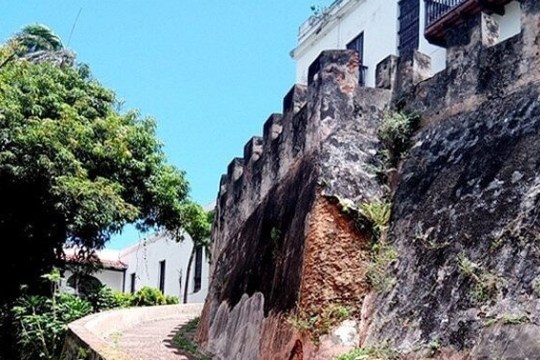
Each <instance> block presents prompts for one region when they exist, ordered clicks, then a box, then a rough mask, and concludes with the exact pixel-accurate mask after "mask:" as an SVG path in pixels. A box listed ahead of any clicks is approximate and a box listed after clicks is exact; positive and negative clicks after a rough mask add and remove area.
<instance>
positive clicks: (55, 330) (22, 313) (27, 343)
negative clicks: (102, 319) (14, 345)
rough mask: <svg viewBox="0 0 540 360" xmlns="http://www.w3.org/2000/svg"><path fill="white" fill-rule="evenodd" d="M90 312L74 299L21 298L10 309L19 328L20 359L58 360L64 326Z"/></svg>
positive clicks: (61, 296)
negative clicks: (56, 359)
mask: <svg viewBox="0 0 540 360" xmlns="http://www.w3.org/2000/svg"><path fill="white" fill-rule="evenodd" d="M91 312H92V306H91V305H90V303H88V302H87V301H86V300H83V299H81V298H79V297H77V296H75V295H70V294H56V293H55V294H53V296H52V297H51V298H48V297H45V296H37V295H27V296H23V297H22V298H20V299H19V300H18V301H17V304H16V306H15V307H14V308H13V314H14V318H15V321H16V326H17V327H18V332H17V337H18V344H19V346H20V349H19V351H20V358H21V359H23V360H26V359H28V360H33V359H55V358H57V357H58V356H59V354H60V351H61V349H62V345H63V341H64V337H65V335H66V331H67V325H68V324H69V323H70V322H72V321H75V320H77V319H79V318H81V317H83V316H86V315H88V314H90V313H91Z"/></svg>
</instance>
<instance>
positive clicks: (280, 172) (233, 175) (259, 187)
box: [199, 51, 391, 359]
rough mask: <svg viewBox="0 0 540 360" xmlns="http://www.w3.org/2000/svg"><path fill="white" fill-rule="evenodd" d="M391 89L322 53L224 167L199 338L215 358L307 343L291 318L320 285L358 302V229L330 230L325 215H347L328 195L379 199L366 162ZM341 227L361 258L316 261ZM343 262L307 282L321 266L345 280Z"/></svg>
mask: <svg viewBox="0 0 540 360" xmlns="http://www.w3.org/2000/svg"><path fill="white" fill-rule="evenodd" d="M390 95H391V92H390V91H388V90H382V89H369V88H361V87H360V86H359V80H358V58H357V55H356V53H355V52H353V51H328V52H324V53H323V54H322V55H321V56H320V58H319V59H318V60H317V62H316V64H314V66H313V69H312V71H311V79H310V83H309V85H308V86H307V87H306V86H300V85H296V86H294V87H293V88H292V89H291V91H290V92H289V93H288V94H287V96H286V97H285V99H284V112H283V115H279V114H273V115H271V116H270V118H269V119H268V120H267V121H266V123H265V124H264V127H263V128H264V131H263V136H262V138H260V137H255V138H252V139H251V140H250V141H249V142H248V143H247V144H246V145H245V147H244V158H243V159H235V160H233V161H232V162H231V164H230V165H229V167H228V171H227V175H224V176H223V177H222V181H221V185H220V192H219V195H218V201H217V216H216V220H215V224H214V230H213V239H214V259H215V260H214V267H213V275H212V286H211V290H210V295H209V297H208V299H207V302H206V307H205V312H204V315H203V320H202V325H201V327H200V328H199V330H200V331H199V335H200V340H201V342H202V343H203V344H204V345H205V346H206V349H207V350H208V351H209V352H210V353H212V354H214V355H215V356H216V357H217V358H223V359H233V358H237V359H255V358H264V357H265V356H267V357H268V358H272V359H274V358H276V357H274V356H278V355H276V354H277V353H279V354H281V355H280V356H281V357H282V358H286V357H288V356H289V355H290V353H291V351H293V348H294V346H295V343H296V341H297V340H298V339H299V338H300V335H299V334H297V333H296V331H295V330H294V329H293V328H292V327H291V326H290V324H288V322H287V316H289V315H290V313H291V312H292V311H293V310H295V309H296V307H297V305H298V304H299V303H301V304H304V305H305V306H309V305H310V304H311V305H312V303H313V301H314V299H315V298H317V296H314V295H313V294H314V290H315V289H319V291H323V293H320V292H319V291H317V294H318V295H319V299H318V301H320V302H324V301H338V300H337V299H339V298H341V297H342V295H343V294H340V290H339V289H343V291H344V292H345V293H346V294H345V298H347V301H350V302H357V301H358V299H359V298H361V296H362V293H363V292H364V290H365V283H364V280H363V276H355V272H360V271H363V270H362V268H361V266H360V265H361V264H362V262H360V261H359V262H356V261H353V260H354V259H357V260H360V256H361V255H360V253H361V250H362V249H361V246H360V245H358V244H360V243H361V241H358V242H356V243H355V242H353V241H352V240H353V239H355V240H358V238H359V237H361V235H360V234H358V233H356V232H355V230H354V229H351V228H350V225H349V221H348V220H344V221H343V222H338V224H339V226H338V227H336V228H333V232H325V231H324V230H323V229H322V227H323V223H324V221H322V220H323V219H322V218H323V217H327V216H335V217H336V218H341V217H343V218H346V217H345V216H344V215H343V214H340V212H339V210H337V209H338V206H337V203H336V201H335V200H333V202H328V201H329V200H326V199H337V198H343V199H345V198H347V199H351V200H352V201H356V202H358V201H362V200H367V199H375V198H379V197H381V196H382V191H381V188H380V186H379V185H378V183H377V180H376V179H375V174H373V173H372V172H370V171H372V170H370V168H369V167H367V166H365V165H366V164H367V163H372V164H375V163H376V162H377V161H378V160H377V159H376V157H375V155H376V153H377V150H378V146H379V143H378V139H377V136H376V129H377V126H378V123H379V122H380V121H381V119H382V116H383V112H384V111H385V109H386V108H387V105H388V103H389V100H390ZM324 227H326V228H331V227H328V224H326V225H325V226H324ZM341 228H343V229H341ZM318 229H319V230H318ZM342 230H343V234H346V235H345V236H344V237H345V238H346V240H345V241H349V242H350V244H351V247H352V248H351V249H350V250H351V252H356V253H357V254H356V255H357V256H356V257H355V256H351V259H353V260H351V261H350V262H349V261H343V260H341V258H343V255H344V254H343V253H341V252H339V251H338V253H335V254H334V255H333V257H332V256H330V257H329V258H328V259H326V261H325V260H324V259H323V260H320V259H319V260H320V261H319V260H317V264H315V265H314V261H315V258H316V257H317V256H318V252H317V251H315V250H314V249H317V248H318V245H317V244H319V243H328V244H330V242H329V241H330V240H331V239H332V238H335V240H337V239H338V238H339V237H340V235H339V233H340V232H341V231H342ZM354 244H356V245H354ZM342 249H345V248H342ZM351 255H353V254H351ZM336 261H343V263H342V264H341V265H342V266H344V267H348V268H349V269H350V271H351V274H352V275H351V276H350V277H346V278H340V277H339V276H336V277H335V278H333V277H332V276H329V277H328V281H327V284H326V285H325V286H322V285H321V286H319V287H316V286H315V284H311V282H317V281H319V280H320V279H321V276H323V275H321V274H324V273H325V272H326V273H328V274H331V273H335V274H336V275H339V271H338V269H339V268H341V266H338V267H337V268H336V267H335V264H336ZM358 275H360V274H358ZM323 277H324V276H323ZM325 289H326V290H325ZM263 333H264V334H265V335H264V336H262V334H263ZM269 349H272V350H271V351H270V350H269ZM277 358H280V357H279V356H278V357H277Z"/></svg>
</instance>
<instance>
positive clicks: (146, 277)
mask: <svg viewBox="0 0 540 360" xmlns="http://www.w3.org/2000/svg"><path fill="white" fill-rule="evenodd" d="M192 247H193V241H192V240H191V237H190V236H189V235H188V234H185V238H184V241H182V242H176V241H175V240H173V239H171V238H170V237H168V236H167V235H166V234H164V233H158V234H154V235H152V236H149V237H147V238H145V239H143V240H141V241H139V242H137V243H136V244H134V245H131V246H129V247H126V248H124V249H121V250H110V249H104V250H101V251H98V252H97V253H96V255H97V258H98V259H99V262H100V263H101V266H100V269H99V270H96V271H94V272H92V273H91V274H89V275H80V274H78V275H75V274H74V272H73V270H70V266H68V267H67V269H66V270H65V272H64V276H63V278H64V281H63V287H64V288H65V289H66V290H68V291H74V292H84V291H85V289H88V288H91V287H95V286H100V285H105V286H107V287H109V288H111V289H113V290H116V291H122V292H131V293H134V292H136V291H137V290H139V289H140V288H142V287H144V286H150V287H153V288H157V289H160V290H161V291H162V292H163V293H164V294H165V295H172V296H177V297H180V298H183V295H184V289H185V285H186V282H188V284H187V285H188V302H190V303H197V302H203V301H204V300H205V298H206V294H207V293H208V273H209V260H208V257H207V255H206V254H205V251H204V249H202V248H198V249H196V251H195V256H194V258H193V263H192V265H191V273H190V275H189V278H188V277H187V266H188V261H189V258H190V255H191V251H192ZM65 255H66V261H67V263H68V264H70V263H71V264H72V265H77V256H76V251H75V250H73V249H66V250H65Z"/></svg>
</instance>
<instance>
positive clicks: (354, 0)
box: [289, 0, 366, 60]
mask: <svg viewBox="0 0 540 360" xmlns="http://www.w3.org/2000/svg"><path fill="white" fill-rule="evenodd" d="M364 2H366V0H336V1H334V2H333V3H332V5H330V7H329V8H328V9H326V10H325V11H324V12H323V14H321V15H319V16H311V17H310V18H309V19H308V20H306V21H305V22H304V23H303V24H302V25H301V26H300V29H299V31H298V46H297V47H296V48H294V49H293V50H291V52H290V53H289V55H290V56H291V57H292V58H293V59H295V60H296V59H298V58H299V57H301V56H302V55H304V54H305V52H306V51H307V50H309V48H311V47H312V46H313V44H314V43H315V42H316V40H318V39H320V38H323V37H324V36H326V35H327V34H328V33H329V32H330V31H332V30H333V29H334V28H335V27H336V26H337V25H338V23H339V22H340V21H341V19H342V18H343V17H344V16H345V15H347V14H348V13H350V12H352V11H353V10H356V9H357V8H358V6H360V5H361V4H363V3H364Z"/></svg>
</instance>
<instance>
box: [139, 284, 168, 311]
mask: <svg viewBox="0 0 540 360" xmlns="http://www.w3.org/2000/svg"><path fill="white" fill-rule="evenodd" d="M165 304H166V300H165V296H163V294H162V293H161V291H159V290H158V289H156V288H152V287H149V286H145V287H143V288H141V289H140V290H139V291H137V292H136V293H135V295H133V300H132V305H135V306H154V305H165Z"/></svg>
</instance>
